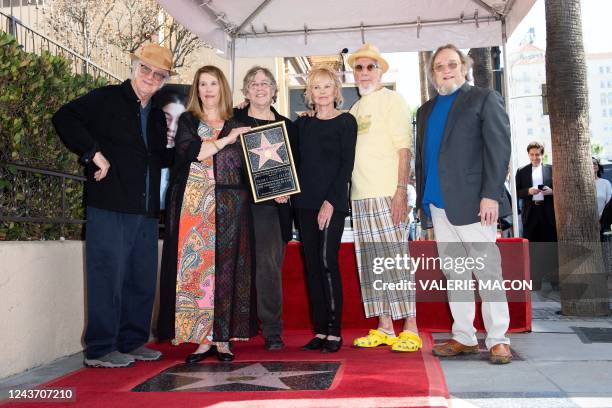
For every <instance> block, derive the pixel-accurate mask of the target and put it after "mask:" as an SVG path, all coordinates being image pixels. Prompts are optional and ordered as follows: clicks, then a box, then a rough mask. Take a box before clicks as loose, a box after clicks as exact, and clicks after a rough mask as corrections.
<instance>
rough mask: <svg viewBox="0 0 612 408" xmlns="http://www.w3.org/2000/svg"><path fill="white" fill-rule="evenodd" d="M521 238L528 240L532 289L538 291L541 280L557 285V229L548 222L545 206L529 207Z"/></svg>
mask: <svg viewBox="0 0 612 408" xmlns="http://www.w3.org/2000/svg"><path fill="white" fill-rule="evenodd" d="M523 237H525V238H527V239H528V240H529V259H530V262H529V264H530V270H531V280H532V281H533V287H534V289H535V290H539V289H540V287H541V281H542V279H543V278H547V279H548V281H549V282H550V283H551V284H553V285H557V284H558V283H559V262H558V258H557V257H558V254H557V229H556V226H555V225H551V223H550V222H549V220H548V217H547V216H546V209H545V205H534V206H532V207H531V210H530V212H529V219H528V220H527V222H526V223H524V224H523Z"/></svg>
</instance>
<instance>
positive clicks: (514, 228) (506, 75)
mask: <svg viewBox="0 0 612 408" xmlns="http://www.w3.org/2000/svg"><path fill="white" fill-rule="evenodd" d="M501 29H502V55H503V59H504V75H503V78H504V99H505V103H506V111H507V112H508V116H509V117H510V142H511V148H512V150H511V155H510V188H511V190H510V193H511V194H510V195H511V197H512V231H513V232H514V237H515V238H519V237H520V234H519V228H518V226H519V218H518V204H517V200H516V181H515V177H514V175H515V174H516V170H517V169H516V163H517V161H516V152H517V150H516V138H515V135H514V132H513V131H512V127H513V126H512V123H513V122H512V117H511V109H510V86H509V81H510V78H509V77H510V67H509V66H508V55H507V50H506V49H507V42H508V37H507V33H506V17H505V16H504V17H502V19H501Z"/></svg>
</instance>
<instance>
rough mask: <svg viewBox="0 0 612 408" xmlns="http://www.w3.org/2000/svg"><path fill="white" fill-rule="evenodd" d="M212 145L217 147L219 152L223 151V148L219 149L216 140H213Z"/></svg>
mask: <svg viewBox="0 0 612 408" xmlns="http://www.w3.org/2000/svg"><path fill="white" fill-rule="evenodd" d="M212 144H214V145H215V149H217V151H221V149H222V148H221V147H219V145H218V144H217V141H216V140H213V141H212Z"/></svg>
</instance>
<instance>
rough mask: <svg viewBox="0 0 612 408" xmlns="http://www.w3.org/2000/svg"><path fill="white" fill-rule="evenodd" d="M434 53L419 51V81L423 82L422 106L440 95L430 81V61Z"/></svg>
mask: <svg viewBox="0 0 612 408" xmlns="http://www.w3.org/2000/svg"><path fill="white" fill-rule="evenodd" d="M432 54H433V52H432V51H419V79H420V82H421V104H423V103H425V102H427V101H428V100H430V99H431V98H433V97H434V96H436V95H437V94H438V93H437V92H436V89H435V88H434V86H433V84H432V83H431V81H430V80H429V76H428V75H427V71H428V70H429V60H430V59H431V56H432Z"/></svg>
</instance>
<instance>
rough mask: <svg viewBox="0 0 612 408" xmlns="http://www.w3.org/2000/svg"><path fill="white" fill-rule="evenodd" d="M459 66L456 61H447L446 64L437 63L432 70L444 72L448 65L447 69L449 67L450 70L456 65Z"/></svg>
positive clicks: (455, 67)
mask: <svg viewBox="0 0 612 408" xmlns="http://www.w3.org/2000/svg"><path fill="white" fill-rule="evenodd" d="M458 66H459V63H458V62H455V61H453V62H449V63H448V64H447V65H444V64H438V65H436V66H435V67H434V71H436V72H444V71H445V70H446V67H448V69H450V70H451V71H453V70H455V69H457V67H458Z"/></svg>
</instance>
